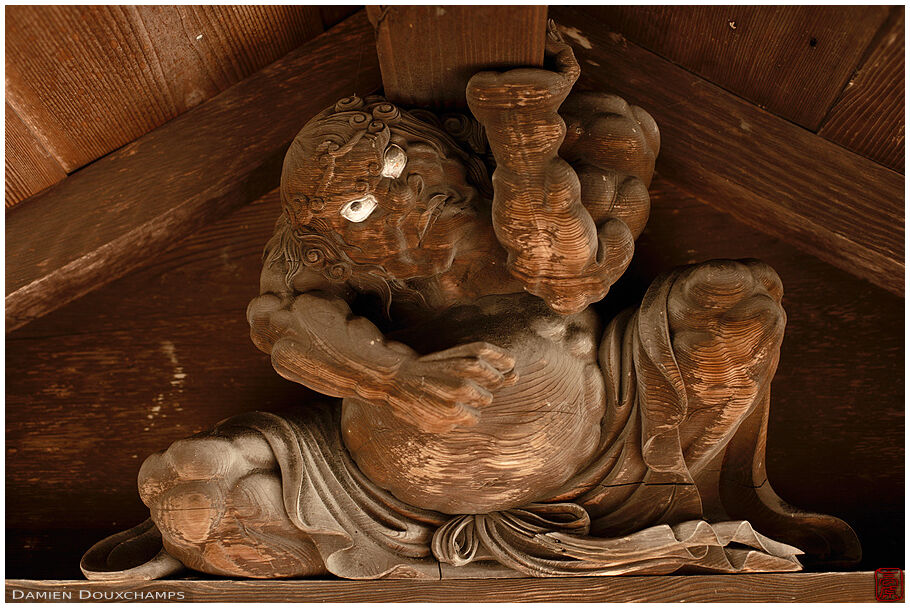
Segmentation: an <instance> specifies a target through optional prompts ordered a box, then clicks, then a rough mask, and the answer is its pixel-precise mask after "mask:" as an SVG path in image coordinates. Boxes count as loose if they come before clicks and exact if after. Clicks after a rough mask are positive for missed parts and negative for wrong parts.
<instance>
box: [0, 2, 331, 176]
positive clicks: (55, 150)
mask: <svg viewBox="0 0 910 608" xmlns="http://www.w3.org/2000/svg"><path fill="white" fill-rule="evenodd" d="M6 18H7V34H8V35H7V39H6V54H7V55H6V70H7V80H6V83H7V86H6V95H7V100H8V101H9V102H10V103H11V104H12V105H13V107H14V108H16V110H17V111H18V112H19V113H20V115H21V116H22V118H23V120H24V121H25V123H26V124H28V125H29V126H30V127H31V128H32V129H33V130H34V131H35V132H36V134H37V135H38V137H39V139H40V140H41V141H42V142H43V143H44V145H45V146H46V147H47V149H48V150H49V151H50V152H51V153H52V154H53V155H54V157H55V158H57V159H58V161H59V162H60V164H61V165H62V166H63V167H64V168H65V169H66V170H67V171H68V172H71V171H73V170H75V169H77V168H79V167H81V166H83V165H85V164H87V163H89V162H91V161H93V160H95V159H97V158H100V157H101V156H103V155H105V154H107V153H108V152H110V151H112V150H115V149H117V148H119V147H121V146H123V145H124V144H127V143H129V142H131V141H133V140H134V139H136V138H137V137H140V136H142V135H144V134H145V133H147V132H149V131H151V130H152V129H154V128H156V127H158V126H160V125H162V124H164V123H165V122H167V121H168V120H170V119H172V118H174V117H175V116H178V115H180V114H182V113H183V112H185V111H186V110H189V109H190V108H193V107H195V106H197V105H199V104H200V103H202V102H203V101H205V100H206V99H209V98H211V97H213V96H214V95H216V94H218V93H219V92H220V91H222V90H224V89H226V88H228V87H229V86H231V85H232V84H234V83H236V82H239V81H240V80H243V79H244V78H246V77H247V76H249V75H250V74H252V73H254V72H256V71H257V70H259V69H261V68H263V67H265V66H266V65H268V64H269V63H271V62H272V61H275V60H276V59H278V58H280V57H282V56H283V55H285V54H286V53H288V52H289V51H291V50H292V49H294V48H296V47H298V46H300V45H301V44H303V43H304V42H306V41H307V40H309V39H311V38H313V37H314V36H316V35H317V34H319V33H320V32H321V31H322V30H323V27H322V21H321V17H320V14H319V8H318V7H313V6H295V7H279V6H56V7H50V6H12V7H9V8H8V9H7V11H6Z"/></svg>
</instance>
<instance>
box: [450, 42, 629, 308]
mask: <svg viewBox="0 0 910 608" xmlns="http://www.w3.org/2000/svg"><path fill="white" fill-rule="evenodd" d="M547 50H548V58H549V59H550V61H551V62H552V63H554V64H555V68H556V69H555V70H554V71H550V70H541V69H524V68H523V69H515V70H510V71H508V72H504V73H497V72H481V73H479V74H476V75H475V76H474V77H473V78H472V79H471V81H470V82H469V83H468V89H467V97H468V104H469V106H470V108H471V111H472V112H473V113H474V115H475V117H476V118H477V119H478V120H479V121H480V122H481V123H482V124H483V126H484V127H485V129H486V134H487V138H488V140H489V142H490V148H491V149H492V151H493V154H494V156H495V158H496V163H497V167H496V171H495V173H494V174H493V188H494V197H493V226H494V228H495V230H496V236H497V238H498V239H499V241H500V243H501V244H502V245H503V247H504V248H505V249H506V250H507V252H508V267H509V271H510V272H511V273H512V275H513V276H515V277H516V278H517V279H519V280H520V281H522V282H523V283H524V285H525V288H526V289H527V290H528V291H529V292H531V293H533V294H535V295H537V296H539V297H541V298H543V299H544V300H545V301H546V302H547V304H548V305H549V306H550V307H551V308H552V309H553V310H555V311H557V312H560V313H563V314H569V313H574V312H577V311H580V310H582V309H584V308H585V307H586V306H587V305H588V304H590V303H591V302H595V301H597V300H600V299H602V298H603V297H604V296H605V295H606V293H607V291H608V290H609V287H610V285H612V284H613V283H614V282H615V281H616V280H617V279H618V278H619V276H620V275H621V274H622V273H623V272H624V271H625V269H626V267H627V266H628V264H629V262H630V260H631V258H632V253H633V249H634V235H633V234H632V232H631V231H630V229H629V227H628V226H627V225H626V223H624V222H623V221H622V220H620V219H618V218H614V217H609V218H606V219H605V221H603V223H601V224H600V225H599V226H598V225H597V224H596V223H595V220H594V218H592V216H591V214H590V213H589V212H588V210H587V209H586V208H585V206H584V204H583V202H582V197H581V185H580V182H579V178H578V176H577V175H576V173H575V171H574V170H573V168H572V166H570V165H569V164H568V163H567V162H566V161H565V160H563V159H562V158H560V156H559V149H560V146H561V145H562V143H563V140H564V139H565V134H566V126H565V123H564V122H563V119H562V118H561V117H560V115H559V114H558V113H557V110H558V108H559V106H560V104H562V102H563V101H564V100H565V99H566V97H567V96H568V94H569V92H570V91H571V89H572V86H573V84H574V83H575V80H576V79H577V78H578V75H579V73H580V69H579V67H578V63H577V61H576V60H575V56H574V54H573V53H572V50H571V48H570V47H569V46H568V45H566V44H565V43H563V42H561V41H560V40H558V38H557V37H556V36H555V35H554V34H553V33H552V31H551V37H550V40H549V42H548V47H547Z"/></svg>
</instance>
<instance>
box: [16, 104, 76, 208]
mask: <svg viewBox="0 0 910 608" xmlns="http://www.w3.org/2000/svg"><path fill="white" fill-rule="evenodd" d="M5 160H6V206H7V207H12V206H13V205H15V204H16V203H18V202H19V201H21V200H23V199H25V198H28V197H29V196H31V195H32V194H35V193H37V192H41V191H42V190H44V189H45V188H49V187H50V186H53V185H54V184H56V183H57V182H59V181H60V180H62V179H64V178H65V177H66V171H64V170H63V167H62V166H60V163H59V162H57V159H56V158H54V157H53V156H52V155H51V153H50V152H48V151H47V149H46V148H45V147H44V146H43V145H42V144H41V142H40V141H39V140H38V138H37V137H35V134H34V133H32V130H31V129H29V128H28V125H26V124H25V123H24V122H22V119H21V118H20V117H19V115H18V114H17V113H16V110H14V109H13V108H11V107H10V105H9V103H7V104H6V159H5Z"/></svg>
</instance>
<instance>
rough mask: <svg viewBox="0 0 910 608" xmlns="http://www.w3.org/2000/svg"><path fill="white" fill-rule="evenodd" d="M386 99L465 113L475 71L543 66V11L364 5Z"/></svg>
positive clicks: (475, 7) (540, 9) (544, 29)
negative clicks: (372, 27)
mask: <svg viewBox="0 0 910 608" xmlns="http://www.w3.org/2000/svg"><path fill="white" fill-rule="evenodd" d="M367 15H369V17H370V21H371V22H372V23H373V25H374V26H375V27H376V48H377V51H378V54H379V65H380V67H381V69H382V83H383V86H384V90H385V95H386V97H388V98H389V99H390V100H391V101H394V102H395V103H400V104H403V105H414V106H427V107H434V108H448V109H466V108H467V102H466V101H465V87H466V86H467V84H468V80H469V79H470V78H471V76H473V75H474V74H476V73H477V72H479V71H482V70H487V69H507V68H513V67H519V66H526V67H528V66H530V67H537V66H541V65H543V51H544V44H545V42H546V21H547V7H546V6H368V7H367Z"/></svg>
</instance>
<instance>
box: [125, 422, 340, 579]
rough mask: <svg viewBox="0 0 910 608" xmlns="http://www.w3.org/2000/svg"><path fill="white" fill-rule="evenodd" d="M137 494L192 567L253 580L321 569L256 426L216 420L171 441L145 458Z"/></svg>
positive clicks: (170, 546)
mask: <svg viewBox="0 0 910 608" xmlns="http://www.w3.org/2000/svg"><path fill="white" fill-rule="evenodd" d="M139 493H140V495H141V497H142V501H143V502H144V503H145V504H146V506H148V507H149V509H150V510H151V516H152V520H153V521H154V522H155V524H156V525H157V527H158V529H159V530H160V532H161V537H162V540H163V543H164V546H165V548H166V549H167V551H168V553H170V554H171V555H172V556H174V557H176V558H177V559H179V560H180V561H181V562H183V563H184V564H185V565H186V566H188V567H190V568H192V569H194V570H201V571H203V572H208V573H210V574H220V575H227V576H244V577H254V578H276V577H289V576H309V575H315V574H323V573H325V571H326V570H325V566H324V564H323V563H322V560H321V559H320V557H319V553H318V552H317V551H316V549H315V547H314V546H313V544H312V542H311V541H310V540H309V538H307V536H306V535H304V534H303V533H302V532H301V531H300V530H299V529H297V528H296V527H295V526H294V524H293V523H292V522H291V520H290V519H289V517H288V515H287V512H286V510H285V507H284V503H283V499H282V490H281V478H280V474H279V470H278V465H277V463H276V461H275V457H274V455H273V453H272V449H271V447H269V444H268V443H267V442H266V440H265V439H264V438H263V437H262V436H261V435H260V434H259V433H257V432H255V431H251V430H249V429H245V430H241V429H239V428H230V427H225V426H222V425H220V426H218V427H216V428H215V429H214V430H212V431H207V432H205V433H201V434H199V435H196V436H194V437H191V438H189V439H182V440H180V441H177V442H175V443H173V444H172V445H171V447H170V448H168V449H167V450H166V451H164V452H158V453H157V454H153V455H152V456H150V457H149V458H147V459H146V461H145V462H144V463H143V465H142V468H141V470H140V471H139Z"/></svg>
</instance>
